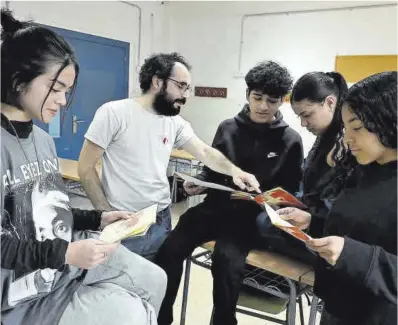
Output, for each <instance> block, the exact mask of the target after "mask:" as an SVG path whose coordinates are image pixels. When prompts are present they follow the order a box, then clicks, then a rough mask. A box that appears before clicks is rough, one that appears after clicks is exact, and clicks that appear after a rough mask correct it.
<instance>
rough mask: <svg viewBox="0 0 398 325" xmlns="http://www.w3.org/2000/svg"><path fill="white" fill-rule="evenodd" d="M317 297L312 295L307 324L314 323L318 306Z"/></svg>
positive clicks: (312, 324)
mask: <svg viewBox="0 0 398 325" xmlns="http://www.w3.org/2000/svg"><path fill="white" fill-rule="evenodd" d="M318 302H319V298H318V297H317V296H315V295H313V296H312V301H311V308H310V318H309V320H308V325H315V321H316V314H317V311H318V309H317V307H318Z"/></svg>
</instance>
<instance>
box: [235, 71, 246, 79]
mask: <svg viewBox="0 0 398 325" xmlns="http://www.w3.org/2000/svg"><path fill="white" fill-rule="evenodd" d="M244 77H245V75H244V73H243V72H239V71H237V72H235V73H234V75H233V78H234V79H241V78H244Z"/></svg>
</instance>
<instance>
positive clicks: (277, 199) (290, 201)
mask: <svg viewBox="0 0 398 325" xmlns="http://www.w3.org/2000/svg"><path fill="white" fill-rule="evenodd" d="M175 175H177V176H178V177H180V178H182V179H183V180H185V181H188V182H191V183H193V184H195V185H197V186H203V187H207V188H212V189H216V190H221V191H228V192H231V198H232V199H238V200H250V201H251V200H252V201H254V202H256V203H258V204H260V205H261V204H262V203H268V204H269V205H277V206H289V207H296V208H299V209H306V208H307V206H306V205H305V204H304V203H302V202H301V201H299V200H298V199H296V198H295V197H294V195H292V194H290V193H289V192H287V191H285V190H284V189H283V188H281V187H277V188H274V189H272V190H269V191H266V192H264V193H261V194H257V193H256V194H252V193H248V192H242V191H237V190H234V189H233V188H230V187H227V186H223V185H219V184H215V183H210V182H204V181H201V180H199V179H196V178H195V177H192V176H189V175H186V174H183V173H175Z"/></svg>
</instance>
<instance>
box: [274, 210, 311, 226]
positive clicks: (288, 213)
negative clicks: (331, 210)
mask: <svg viewBox="0 0 398 325" xmlns="http://www.w3.org/2000/svg"><path fill="white" fill-rule="evenodd" d="M276 213H277V214H278V215H279V216H280V217H281V218H282V219H283V220H285V221H288V222H290V223H291V224H292V225H294V226H296V227H298V228H300V229H301V230H305V229H307V228H308V227H309V226H310V223H311V214H310V213H308V212H305V211H302V210H300V209H297V208H283V209H280V210H277V211H276Z"/></svg>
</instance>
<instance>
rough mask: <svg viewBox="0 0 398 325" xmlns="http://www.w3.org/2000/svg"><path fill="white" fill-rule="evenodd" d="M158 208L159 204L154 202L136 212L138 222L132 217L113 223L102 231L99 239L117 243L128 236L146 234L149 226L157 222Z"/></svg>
mask: <svg viewBox="0 0 398 325" xmlns="http://www.w3.org/2000/svg"><path fill="white" fill-rule="evenodd" d="M157 208H158V205H157V204H154V205H151V206H149V207H147V208H145V209H143V210H140V211H138V212H136V213H135V216H136V217H137V218H138V222H137V220H136V219H135V218H132V219H122V220H119V221H115V222H114V223H111V224H110V225H108V226H106V227H105V228H104V230H103V231H102V232H101V235H100V236H99V240H102V241H104V242H106V243H115V242H117V241H120V240H122V239H125V238H128V237H133V236H143V235H145V234H146V232H147V231H148V229H149V227H150V226H151V225H152V224H154V223H156V211H157Z"/></svg>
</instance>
